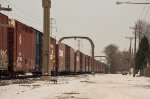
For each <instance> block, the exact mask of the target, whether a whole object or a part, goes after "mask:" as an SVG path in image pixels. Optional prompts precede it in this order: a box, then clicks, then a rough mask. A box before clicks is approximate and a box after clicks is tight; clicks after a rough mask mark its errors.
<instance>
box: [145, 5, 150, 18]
mask: <svg viewBox="0 0 150 99" xmlns="http://www.w3.org/2000/svg"><path fill="white" fill-rule="evenodd" d="M149 9H150V6H149V7H148V9H147V11H146V14H145V16H144V19H145V20H146V16H147V14H148V11H149Z"/></svg>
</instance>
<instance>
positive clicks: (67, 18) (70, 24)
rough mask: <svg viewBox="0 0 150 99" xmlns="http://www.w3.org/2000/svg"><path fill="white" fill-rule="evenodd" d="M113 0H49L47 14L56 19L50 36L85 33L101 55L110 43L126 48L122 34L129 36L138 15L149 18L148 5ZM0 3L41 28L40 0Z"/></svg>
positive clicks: (86, 49)
mask: <svg viewBox="0 0 150 99" xmlns="http://www.w3.org/2000/svg"><path fill="white" fill-rule="evenodd" d="M116 1H118V0H52V8H51V17H53V18H55V19H56V22H57V28H58V31H57V32H55V30H53V35H54V36H56V38H57V39H59V38H60V37H62V36H72V35H80V36H88V37H90V38H91V39H92V40H93V41H94V43H95V54H96V55H101V54H102V51H103V49H104V47H105V46H107V45H108V44H110V43H114V44H117V45H118V46H119V48H120V50H125V49H126V50H127V49H128V47H129V40H127V39H125V36H133V35H132V31H133V30H130V29H129V27H130V26H133V25H134V23H135V22H136V21H137V20H138V19H139V17H140V16H141V17H140V18H141V19H145V20H147V21H150V11H149V7H150V5H147V6H146V7H145V5H127V4H122V5H116ZM120 1H127V0H120ZM128 1H131V2H147V1H149V2H150V0H128ZM0 3H1V4H2V6H6V5H8V4H9V5H10V7H12V8H13V11H12V12H3V13H5V14H7V15H9V16H10V17H11V18H15V19H18V20H20V21H21V22H24V23H26V24H28V25H30V26H33V27H35V28H37V29H39V30H41V31H42V28H43V27H42V23H43V22H42V20H43V8H42V0H0ZM144 7H145V10H144V12H143V9H144ZM142 12H143V13H142ZM146 13H147V14H146ZM65 43H67V44H69V45H71V46H72V47H75V48H77V41H75V40H67V41H66V42H65ZM82 45H83V46H82V47H81V49H82V51H83V52H85V53H86V54H90V44H89V43H88V42H87V41H86V40H83V41H82Z"/></svg>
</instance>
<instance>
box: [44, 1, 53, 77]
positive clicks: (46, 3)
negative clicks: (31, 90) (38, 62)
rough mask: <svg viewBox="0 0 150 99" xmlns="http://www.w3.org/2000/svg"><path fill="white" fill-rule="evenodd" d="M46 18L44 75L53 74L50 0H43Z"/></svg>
mask: <svg viewBox="0 0 150 99" xmlns="http://www.w3.org/2000/svg"><path fill="white" fill-rule="evenodd" d="M42 6H43V10H44V11H43V12H44V16H43V17H44V19H43V33H44V34H43V58H42V75H47V76H50V75H51V70H50V66H49V59H50V55H49V54H50V47H49V45H50V8H51V1H50V0H42Z"/></svg>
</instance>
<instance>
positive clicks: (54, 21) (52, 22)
mask: <svg viewBox="0 0 150 99" xmlns="http://www.w3.org/2000/svg"><path fill="white" fill-rule="evenodd" d="M50 20H51V22H50V23H51V25H50V26H51V29H50V30H51V32H50V35H51V37H52V36H53V28H55V30H56V32H57V26H56V20H55V19H54V18H50ZM54 24H55V26H53V25H54Z"/></svg>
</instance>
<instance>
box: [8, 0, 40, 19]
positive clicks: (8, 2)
mask: <svg viewBox="0 0 150 99" xmlns="http://www.w3.org/2000/svg"><path fill="white" fill-rule="evenodd" d="M5 1H6V2H7V3H9V4H10V5H12V6H13V7H14V8H16V9H17V10H18V11H20V12H21V13H23V14H24V15H26V16H28V17H30V18H32V19H34V20H36V21H42V20H39V19H37V18H35V17H33V16H31V15H29V14H28V13H26V12H25V11H23V10H22V9H20V8H18V7H17V6H15V5H13V4H12V3H10V2H8V1H7V0H5Z"/></svg>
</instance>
